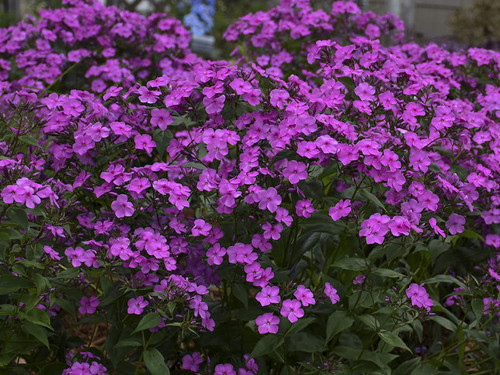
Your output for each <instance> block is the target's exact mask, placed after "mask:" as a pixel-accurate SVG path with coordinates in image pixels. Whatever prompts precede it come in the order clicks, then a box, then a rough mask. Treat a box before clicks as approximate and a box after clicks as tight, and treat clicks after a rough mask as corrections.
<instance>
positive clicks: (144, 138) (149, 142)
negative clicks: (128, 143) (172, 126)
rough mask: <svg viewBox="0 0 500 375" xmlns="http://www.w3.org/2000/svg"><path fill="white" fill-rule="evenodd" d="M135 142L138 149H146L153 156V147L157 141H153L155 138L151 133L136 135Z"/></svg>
mask: <svg viewBox="0 0 500 375" xmlns="http://www.w3.org/2000/svg"><path fill="white" fill-rule="evenodd" d="M134 142H135V148H136V149H137V150H144V151H146V153H147V154H148V155H149V156H151V152H152V151H153V148H155V147H156V142H155V141H153V138H151V136H150V135H149V134H138V135H136V136H135V137H134Z"/></svg>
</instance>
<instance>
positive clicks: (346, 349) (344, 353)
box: [333, 345, 361, 361]
mask: <svg viewBox="0 0 500 375" xmlns="http://www.w3.org/2000/svg"><path fill="white" fill-rule="evenodd" d="M333 353H335V354H336V355H338V356H340V357H342V358H345V359H348V360H350V361H356V360H357V359H358V357H359V355H360V354H361V349H360V348H351V347H350V346H345V345H336V346H335V347H334V348H333Z"/></svg>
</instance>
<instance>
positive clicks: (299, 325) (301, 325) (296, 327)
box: [285, 318, 316, 337]
mask: <svg viewBox="0 0 500 375" xmlns="http://www.w3.org/2000/svg"><path fill="white" fill-rule="evenodd" d="M315 320H316V318H303V319H299V320H298V321H297V322H295V323H293V324H292V325H291V327H290V328H289V329H288V331H286V333H285V337H286V336H291V335H295V334H296V333H299V332H300V331H302V330H303V329H305V328H306V327H307V326H308V325H309V324H311V323H312V322H314V321H315Z"/></svg>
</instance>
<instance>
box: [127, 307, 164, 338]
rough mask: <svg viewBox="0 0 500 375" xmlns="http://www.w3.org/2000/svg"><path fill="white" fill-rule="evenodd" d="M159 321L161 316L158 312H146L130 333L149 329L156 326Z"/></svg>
mask: <svg viewBox="0 0 500 375" xmlns="http://www.w3.org/2000/svg"><path fill="white" fill-rule="evenodd" d="M160 322H161V316H160V314H158V313H153V312H151V313H148V314H146V315H144V317H143V318H142V319H141V321H140V322H139V324H138V325H137V327H136V328H135V329H134V332H132V334H134V333H137V332H140V331H144V330H145V329H150V328H154V327H157V326H158V324H160Z"/></svg>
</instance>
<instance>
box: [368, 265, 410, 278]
mask: <svg viewBox="0 0 500 375" xmlns="http://www.w3.org/2000/svg"><path fill="white" fill-rule="evenodd" d="M373 274H375V275H379V276H382V277H389V278H396V279H397V278H399V277H405V275H403V274H402V273H399V272H396V271H393V270H390V269H388V268H377V269H376V270H375V271H373Z"/></svg>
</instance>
